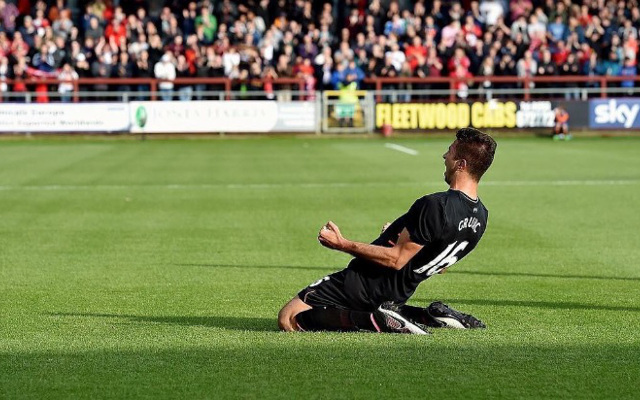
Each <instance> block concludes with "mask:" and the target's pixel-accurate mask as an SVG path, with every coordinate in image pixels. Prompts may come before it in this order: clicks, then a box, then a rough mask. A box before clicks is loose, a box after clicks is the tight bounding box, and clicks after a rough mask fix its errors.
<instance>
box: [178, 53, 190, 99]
mask: <svg viewBox="0 0 640 400" xmlns="http://www.w3.org/2000/svg"><path fill="white" fill-rule="evenodd" d="M177 60H178V64H177V65H176V68H175V73H176V78H191V77H192V76H193V74H192V72H191V68H190V66H189V64H188V63H187V58H186V57H185V56H184V55H182V54H180V55H179V56H178V58H177ZM192 96H193V86H191V85H189V84H180V85H178V98H179V99H180V100H181V101H189V100H191V98H192Z"/></svg>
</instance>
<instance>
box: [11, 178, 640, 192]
mask: <svg viewBox="0 0 640 400" xmlns="http://www.w3.org/2000/svg"><path fill="white" fill-rule="evenodd" d="M639 184H640V179H627V180H623V179H621V180H555V181H486V182H484V181H483V182H482V183H481V186H493V187H507V186H612V185H615V186H622V185H639ZM385 186H391V187H397V186H408V187H419V186H441V187H442V189H443V190H444V189H445V187H446V186H445V184H444V182H443V181H431V182H306V183H305V182H300V183H286V182H284V183H217V184H216V183H210V184H209V183H203V184H166V185H135V184H133V185H31V186H10V185H0V191H14V190H15V191H17V190H26V191H32V190H33V191H57V190H71V191H73V190H134V189H152V190H219V189H240V190H242V189H267V190H269V189H282V188H310V189H313V188H350V187H385Z"/></svg>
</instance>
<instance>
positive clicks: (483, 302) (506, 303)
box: [416, 298, 640, 312]
mask: <svg viewBox="0 0 640 400" xmlns="http://www.w3.org/2000/svg"><path fill="white" fill-rule="evenodd" d="M416 300H417V301H418V302H419V303H426V302H427V301H432V300H427V299H416ZM443 301H444V302H445V303H447V304H449V305H451V306H452V307H456V306H457V305H459V304H466V305H478V306H498V307H531V308H550V309H555V310H562V309H564V310H594V311H630V312H640V307H627V306H606V305H598V304H584V303H576V302H566V301H538V300H491V299H455V298H450V299H445V300H443Z"/></svg>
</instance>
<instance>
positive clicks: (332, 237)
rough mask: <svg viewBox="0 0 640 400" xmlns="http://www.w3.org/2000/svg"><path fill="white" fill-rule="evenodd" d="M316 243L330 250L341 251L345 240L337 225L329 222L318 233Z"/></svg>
mask: <svg viewBox="0 0 640 400" xmlns="http://www.w3.org/2000/svg"><path fill="white" fill-rule="evenodd" d="M318 241H319V242H320V244H321V245H323V246H325V247H328V248H330V249H335V250H341V249H342V244H343V243H344V241H345V239H344V237H342V234H341V233H340V229H339V228H338V225H336V224H334V223H333V222H332V221H329V222H327V223H326V225H324V226H323V227H322V228H321V229H320V232H318Z"/></svg>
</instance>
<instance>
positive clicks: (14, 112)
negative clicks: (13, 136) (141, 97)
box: [0, 103, 129, 132]
mask: <svg viewBox="0 0 640 400" xmlns="http://www.w3.org/2000/svg"><path fill="white" fill-rule="evenodd" d="M123 131H129V105H128V104H126V103H53V104H37V103H36V104H32V103H29V104H12V103H3V104H0V132H123Z"/></svg>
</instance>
